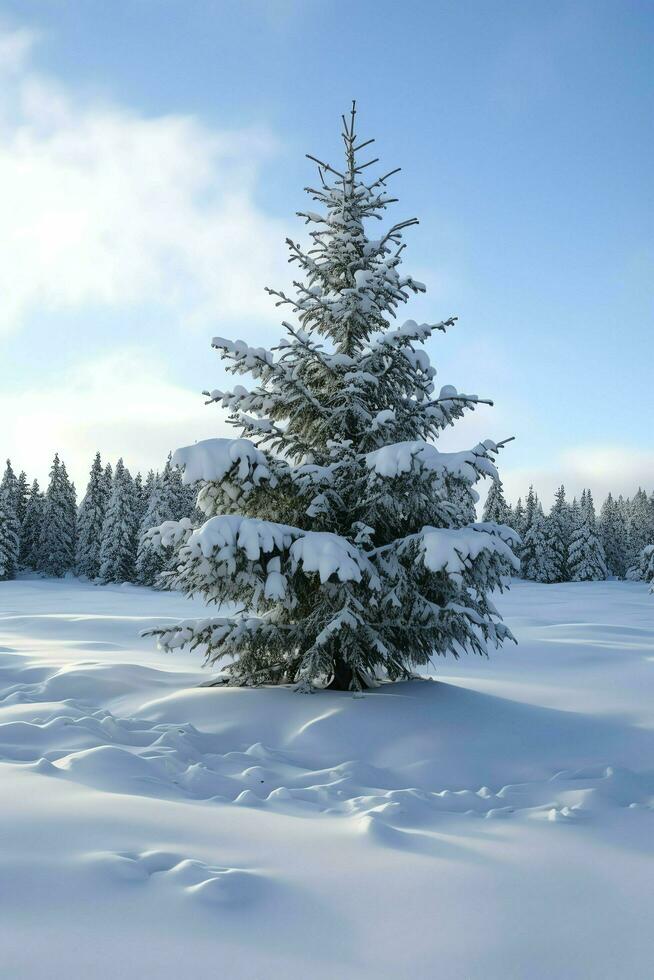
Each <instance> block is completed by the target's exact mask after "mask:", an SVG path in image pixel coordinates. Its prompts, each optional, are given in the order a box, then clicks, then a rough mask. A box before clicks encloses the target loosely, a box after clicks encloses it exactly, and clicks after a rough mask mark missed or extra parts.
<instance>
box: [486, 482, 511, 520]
mask: <svg viewBox="0 0 654 980" xmlns="http://www.w3.org/2000/svg"><path fill="white" fill-rule="evenodd" d="M511 517H512V514H511V508H510V507H509V505H508V503H507V502H506V499H505V497H504V489H503V487H502V484H501V482H500V481H499V480H497V481H496V482H494V483H491V485H490V490H489V491H488V496H487V497H486V503H485V504H484V511H483V516H482V520H483V521H493V522H494V523H495V524H507V525H508V526H509V527H511V526H512V525H511ZM515 530H517V528H516V529H515Z"/></svg>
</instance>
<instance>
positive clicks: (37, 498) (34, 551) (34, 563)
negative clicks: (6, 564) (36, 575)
mask: <svg viewBox="0 0 654 980" xmlns="http://www.w3.org/2000/svg"><path fill="white" fill-rule="evenodd" d="M44 515H45V497H44V495H43V494H42V493H41V490H40V487H39V481H38V480H34V482H33V483H32V486H31V487H30V491H29V495H28V497H27V504H26V507H25V519H24V521H23V528H22V533H21V538H20V560H21V564H22V565H24V566H25V567H26V568H31V569H33V570H35V571H36V570H38V569H39V568H40V558H39V555H40V547H41V535H42V533H43V518H44Z"/></svg>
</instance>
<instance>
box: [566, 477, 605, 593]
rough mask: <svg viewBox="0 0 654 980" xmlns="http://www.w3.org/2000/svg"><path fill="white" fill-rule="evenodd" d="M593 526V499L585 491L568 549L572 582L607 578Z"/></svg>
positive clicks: (603, 559)
mask: <svg viewBox="0 0 654 980" xmlns="http://www.w3.org/2000/svg"><path fill="white" fill-rule="evenodd" d="M595 525H596V521H595V507H594V504H593V498H592V495H591V492H590V490H588V491H586V490H585V491H584V492H583V494H582V497H581V504H580V507H579V519H578V521H577V524H576V526H575V527H574V528H573V531H572V534H571V536H570V545H569V547H568V574H569V576H570V581H572V582H598V581H601V580H602V579H605V578H607V576H608V570H607V567H606V558H605V555H604V548H603V547H602V542H601V541H600V538H599V535H598V533H597V529H596V526H595Z"/></svg>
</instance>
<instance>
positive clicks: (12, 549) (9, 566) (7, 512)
mask: <svg viewBox="0 0 654 980" xmlns="http://www.w3.org/2000/svg"><path fill="white" fill-rule="evenodd" d="M8 465H9V464H8ZM19 555H20V523H19V521H18V517H17V516H16V507H15V495H14V496H13V497H12V494H11V490H10V488H9V487H8V486H6V485H5V486H3V487H0V582H6V581H7V580H8V579H12V578H15V577H16V572H17V571H18V558H19Z"/></svg>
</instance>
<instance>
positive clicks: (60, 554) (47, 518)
mask: <svg viewBox="0 0 654 980" xmlns="http://www.w3.org/2000/svg"><path fill="white" fill-rule="evenodd" d="M75 524H76V506H75V490H74V488H73V486H72V484H71V483H70V480H69V479H68V474H67V473H66V467H65V466H64V464H63V463H62V462H61V461H60V459H59V455H58V454H55V457H54V460H53V462H52V467H51V469H50V482H49V484H48V489H47V491H46V495H45V505H44V509H43V524H42V527H41V536H40V540H39V571H41V572H43V573H44V574H45V575H52V576H55V577H58V578H60V577H61V576H63V575H65V574H66V572H68V571H70V570H71V569H72V568H73V567H74V564H75Z"/></svg>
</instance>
